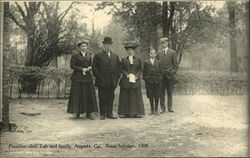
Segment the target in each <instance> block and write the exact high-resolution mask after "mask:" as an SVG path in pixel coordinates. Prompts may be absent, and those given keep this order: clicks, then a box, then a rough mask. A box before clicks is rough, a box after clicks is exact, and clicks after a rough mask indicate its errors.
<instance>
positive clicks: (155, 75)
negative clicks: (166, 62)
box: [143, 59, 162, 84]
mask: <svg viewBox="0 0 250 158" xmlns="http://www.w3.org/2000/svg"><path fill="white" fill-rule="evenodd" d="M143 79H144V80H145V82H146V84H147V83H149V84H156V83H160V82H161V81H162V76H161V73H160V62H159V60H157V59H155V60H154V63H153V64H152V63H151V61H150V59H148V60H146V61H145V62H144V65H143Z"/></svg>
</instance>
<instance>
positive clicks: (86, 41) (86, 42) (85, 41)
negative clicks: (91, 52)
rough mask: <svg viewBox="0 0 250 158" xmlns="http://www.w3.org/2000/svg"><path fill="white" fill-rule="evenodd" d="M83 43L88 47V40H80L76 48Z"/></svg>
mask: <svg viewBox="0 0 250 158" xmlns="http://www.w3.org/2000/svg"><path fill="white" fill-rule="evenodd" d="M84 43H85V44H87V45H89V41H88V40H82V41H80V42H78V43H77V47H80V46H81V45H82V44H84Z"/></svg>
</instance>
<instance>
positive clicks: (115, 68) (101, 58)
mask: <svg viewBox="0 0 250 158" xmlns="http://www.w3.org/2000/svg"><path fill="white" fill-rule="evenodd" d="M92 69H93V73H94V76H95V77H96V80H95V85H96V86H97V87H116V86H117V83H118V81H119V78H120V76H121V69H120V61H119V57H118V55H116V54H115V53H113V52H110V57H109V56H108V54H107V53H106V52H105V51H104V50H103V51H101V52H100V53H97V54H96V55H95V56H94V59H93V64H92Z"/></svg>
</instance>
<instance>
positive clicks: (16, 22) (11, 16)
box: [9, 13, 27, 32]
mask: <svg viewBox="0 0 250 158" xmlns="http://www.w3.org/2000/svg"><path fill="white" fill-rule="evenodd" d="M9 17H10V18H11V19H12V20H13V21H14V22H15V24H16V25H17V26H19V27H20V28H21V29H23V30H24V31H25V32H27V27H26V26H25V25H22V24H20V23H19V22H18V21H17V19H16V18H15V16H14V15H13V14H12V13H9Z"/></svg>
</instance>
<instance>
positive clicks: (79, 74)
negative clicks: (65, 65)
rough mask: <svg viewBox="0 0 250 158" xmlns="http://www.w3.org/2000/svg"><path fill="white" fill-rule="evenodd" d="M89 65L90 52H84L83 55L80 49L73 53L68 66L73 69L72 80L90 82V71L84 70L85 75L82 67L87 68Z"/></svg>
mask: <svg viewBox="0 0 250 158" xmlns="http://www.w3.org/2000/svg"><path fill="white" fill-rule="evenodd" d="M89 66H91V54H90V53H86V56H83V55H82V53H81V52H80V51H78V52H76V53H74V54H73V55H72V57H71V60H70V67H71V68H72V69H73V70H74V71H73V74H72V76H71V80H72V81H77V82H92V81H93V80H92V75H91V73H90V71H87V72H86V75H83V71H82V69H83V68H88V67H89Z"/></svg>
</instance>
